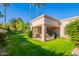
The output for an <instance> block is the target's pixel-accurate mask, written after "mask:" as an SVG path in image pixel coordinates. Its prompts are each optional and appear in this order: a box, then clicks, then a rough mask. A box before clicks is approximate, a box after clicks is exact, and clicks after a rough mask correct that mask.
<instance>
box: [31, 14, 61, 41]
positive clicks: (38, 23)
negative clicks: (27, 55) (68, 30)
mask: <svg viewBox="0 0 79 59" xmlns="http://www.w3.org/2000/svg"><path fill="white" fill-rule="evenodd" d="M31 30H32V37H33V38H37V39H39V40H42V41H47V40H51V39H55V38H56V37H57V36H59V32H60V27H59V21H58V20H56V19H54V18H51V17H49V16H47V15H42V16H39V17H37V18H35V19H34V20H32V21H31Z"/></svg>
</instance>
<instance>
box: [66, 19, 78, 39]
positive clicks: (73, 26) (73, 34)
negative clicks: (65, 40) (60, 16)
mask: <svg viewBox="0 0 79 59" xmlns="http://www.w3.org/2000/svg"><path fill="white" fill-rule="evenodd" d="M66 31H67V34H68V35H69V36H70V38H71V39H72V40H73V41H79V20H76V21H73V22H70V23H69V24H68V25H67V26H66Z"/></svg>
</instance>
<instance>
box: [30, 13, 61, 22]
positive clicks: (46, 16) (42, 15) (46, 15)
mask: <svg viewBox="0 0 79 59" xmlns="http://www.w3.org/2000/svg"><path fill="white" fill-rule="evenodd" d="M43 16H44V17H49V18H51V19H53V20H56V21H58V22H60V20H57V19H55V18H52V17H50V16H48V15H46V14H42V15H41V16H38V17H36V18H35V19H33V20H31V21H30V23H31V22H34V21H36V20H38V19H39V18H40V17H43Z"/></svg>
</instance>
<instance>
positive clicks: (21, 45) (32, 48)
mask: <svg viewBox="0 0 79 59" xmlns="http://www.w3.org/2000/svg"><path fill="white" fill-rule="evenodd" d="M7 48H8V49H7V52H8V55H9V56H61V55H63V53H58V54H57V53H55V51H52V52H51V51H49V50H46V49H44V48H42V47H41V46H39V45H35V44H34V43H32V42H29V41H28V38H24V37H23V35H19V34H12V35H10V36H9V39H8V45H7Z"/></svg>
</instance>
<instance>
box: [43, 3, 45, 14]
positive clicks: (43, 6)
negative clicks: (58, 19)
mask: <svg viewBox="0 0 79 59" xmlns="http://www.w3.org/2000/svg"><path fill="white" fill-rule="evenodd" d="M44 13H45V12H44V4H42V14H44Z"/></svg>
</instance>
